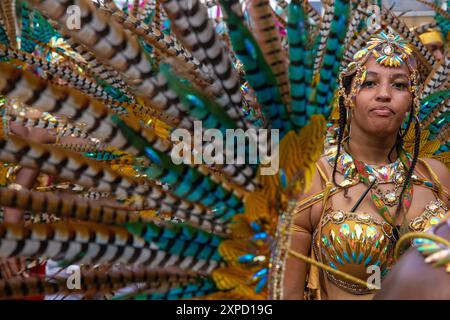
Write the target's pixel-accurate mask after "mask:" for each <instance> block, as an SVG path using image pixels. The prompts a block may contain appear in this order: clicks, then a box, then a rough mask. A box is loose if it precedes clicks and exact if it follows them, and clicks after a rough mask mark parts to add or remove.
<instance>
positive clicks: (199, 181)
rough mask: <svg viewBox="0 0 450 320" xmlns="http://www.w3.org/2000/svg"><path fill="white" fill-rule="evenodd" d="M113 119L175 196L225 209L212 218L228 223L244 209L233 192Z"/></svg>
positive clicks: (152, 174)
mask: <svg viewBox="0 0 450 320" xmlns="http://www.w3.org/2000/svg"><path fill="white" fill-rule="evenodd" d="M112 119H113V121H114V122H116V123H117V125H118V126H119V128H120V129H121V131H122V133H123V134H124V136H125V137H127V139H128V141H132V143H133V145H134V147H135V148H136V149H137V150H139V152H140V155H144V156H146V157H147V158H149V159H150V160H151V161H152V162H153V165H152V166H150V167H149V168H147V170H146V171H145V173H146V174H147V176H148V177H149V178H150V179H153V180H159V181H161V182H162V183H165V184H168V185H169V186H170V187H171V192H173V194H175V195H177V196H179V197H183V198H185V199H186V200H188V201H191V202H198V203H201V204H203V205H205V206H208V207H209V206H215V207H220V208H221V209H220V210H219V211H218V212H216V214H214V215H213V216H212V217H213V218H214V219H220V220H225V221H227V220H229V219H231V218H232V217H233V216H234V215H235V214H237V213H239V212H241V211H242V210H243V204H242V201H241V200H240V199H238V198H237V197H236V196H235V195H234V194H233V193H232V192H230V191H228V190H226V189H225V188H223V187H222V186H221V185H219V184H217V183H215V182H214V181H212V179H211V178H209V177H207V176H204V175H202V174H201V173H200V172H199V171H198V170H197V169H196V168H193V167H189V166H187V165H184V164H180V165H176V164H174V163H173V161H172V159H171V158H170V156H169V155H167V154H165V153H162V152H160V151H158V150H156V149H154V148H153V147H152V146H151V145H150V144H149V143H147V141H145V139H143V138H142V137H141V136H140V135H139V134H138V133H136V132H135V131H134V130H132V129H131V128H129V127H128V126H127V125H126V124H125V123H123V121H121V120H120V119H119V118H118V117H116V116H112Z"/></svg>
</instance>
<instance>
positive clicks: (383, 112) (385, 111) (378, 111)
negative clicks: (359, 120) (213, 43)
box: [371, 107, 394, 117]
mask: <svg viewBox="0 0 450 320" xmlns="http://www.w3.org/2000/svg"><path fill="white" fill-rule="evenodd" d="M371 112H372V113H374V114H375V115H376V116H379V117H390V116H392V115H394V112H392V110H391V109H389V108H387V107H379V108H374V109H372V110H371Z"/></svg>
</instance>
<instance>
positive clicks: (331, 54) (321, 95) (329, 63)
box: [306, 0, 350, 118]
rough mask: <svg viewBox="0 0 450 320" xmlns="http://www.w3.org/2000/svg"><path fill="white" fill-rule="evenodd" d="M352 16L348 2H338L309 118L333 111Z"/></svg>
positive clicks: (309, 108) (308, 114) (312, 97)
mask: <svg viewBox="0 0 450 320" xmlns="http://www.w3.org/2000/svg"><path fill="white" fill-rule="evenodd" d="M349 16H350V4H349V1H348V0H336V1H335V6H334V15H333V20H332V21H331V25H330V33H329V36H328V38H327V41H326V45H325V53H324V56H323V61H322V64H321V66H320V71H319V81H318V83H317V85H316V86H315V87H314V90H313V91H312V92H311V95H310V96H309V103H308V108H307V111H306V113H307V117H308V118H309V117H311V116H312V115H314V114H323V115H325V117H328V115H329V113H330V111H331V101H332V98H333V94H334V91H335V89H336V87H337V76H338V73H339V68H340V61H341V59H342V57H343V54H344V49H345V46H344V40H345V35H346V28H347V25H348V20H349Z"/></svg>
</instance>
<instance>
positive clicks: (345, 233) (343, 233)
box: [339, 223, 350, 237]
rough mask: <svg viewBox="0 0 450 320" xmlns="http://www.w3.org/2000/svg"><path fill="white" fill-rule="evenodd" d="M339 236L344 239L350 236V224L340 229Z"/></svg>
mask: <svg viewBox="0 0 450 320" xmlns="http://www.w3.org/2000/svg"><path fill="white" fill-rule="evenodd" d="M339 234H340V235H341V236H343V237H347V236H348V235H349V234H350V227H349V225H348V224H346V223H344V224H343V225H342V226H341V228H340V229H339Z"/></svg>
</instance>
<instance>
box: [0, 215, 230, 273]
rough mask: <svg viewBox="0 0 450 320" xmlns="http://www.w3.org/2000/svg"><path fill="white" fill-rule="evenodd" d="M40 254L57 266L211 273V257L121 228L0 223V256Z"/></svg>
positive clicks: (216, 263) (218, 264) (66, 224)
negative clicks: (172, 249)
mask: <svg viewBox="0 0 450 320" xmlns="http://www.w3.org/2000/svg"><path fill="white" fill-rule="evenodd" d="M37 255H39V256H44V257H48V258H49V259H52V260H56V261H58V262H59V263H60V265H62V266H63V265H69V264H100V263H125V264H127V265H130V266H144V267H149V268H167V267H172V266H177V267H180V268H182V269H187V270H191V271H202V272H207V273H209V272H211V271H213V270H214V269H215V268H217V267H218V266H220V265H221V263H218V262H217V261H214V260H209V261H207V260H201V259H192V258H185V257H182V256H179V255H176V254H169V253H167V252H165V251H164V250H160V249H159V247H158V246H157V245H156V244H155V243H148V242H146V241H144V240H143V239H141V238H139V237H137V236H134V235H132V234H131V233H129V232H127V231H126V230H125V229H122V228H116V227H115V228H113V227H105V226H101V225H94V224H69V223H67V222H66V223H64V224H47V225H43V224H32V225H29V226H27V227H24V226H21V225H12V224H0V257H2V258H6V257H35V256H37Z"/></svg>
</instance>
